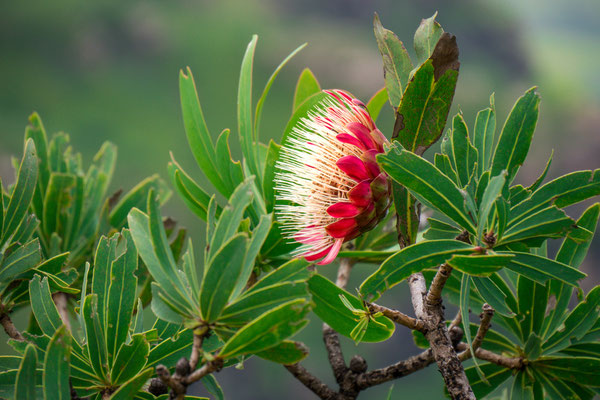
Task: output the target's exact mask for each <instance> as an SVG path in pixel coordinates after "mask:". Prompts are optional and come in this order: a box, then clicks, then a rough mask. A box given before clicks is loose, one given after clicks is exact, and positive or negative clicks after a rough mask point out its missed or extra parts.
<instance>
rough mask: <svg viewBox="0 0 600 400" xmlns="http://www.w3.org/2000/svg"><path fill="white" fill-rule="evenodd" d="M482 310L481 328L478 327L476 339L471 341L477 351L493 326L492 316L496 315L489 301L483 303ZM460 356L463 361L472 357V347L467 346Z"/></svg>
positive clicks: (480, 316)
mask: <svg viewBox="0 0 600 400" xmlns="http://www.w3.org/2000/svg"><path fill="white" fill-rule="evenodd" d="M481 310H482V311H481V315H479V318H480V319H481V323H480V324H479V328H477V334H476V335H475V339H473V342H472V343H471V347H472V348H473V351H476V350H477V349H478V348H480V347H481V344H482V343H483V339H484V338H485V335H486V333H487V331H488V330H489V329H490V327H491V321H492V317H493V316H494V309H493V308H492V306H490V305H489V304H487V303H484V304H483V306H482V307H481ZM458 358H460V360H461V361H464V360H467V359H469V358H471V349H470V348H468V347H467V349H466V350H465V351H463V352H462V353H460V354H459V356H458Z"/></svg>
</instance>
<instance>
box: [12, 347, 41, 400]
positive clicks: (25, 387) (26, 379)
mask: <svg viewBox="0 0 600 400" xmlns="http://www.w3.org/2000/svg"><path fill="white" fill-rule="evenodd" d="M36 364H37V352H36V351H35V346H34V345H32V344H28V345H27V347H26V349H25V354H24V356H23V361H21V365H20V366H19V371H18V372H17V379H16V382H15V400H31V399H35V398H36V397H35V385H36V370H35V369H36Z"/></svg>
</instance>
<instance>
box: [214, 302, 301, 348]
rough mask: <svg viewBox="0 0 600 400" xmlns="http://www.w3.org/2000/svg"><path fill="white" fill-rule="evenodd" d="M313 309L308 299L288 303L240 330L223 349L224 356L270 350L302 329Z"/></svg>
mask: <svg viewBox="0 0 600 400" xmlns="http://www.w3.org/2000/svg"><path fill="white" fill-rule="evenodd" d="M309 309H310V303H308V302H307V301H306V300H305V299H298V300H292V301H289V302H287V303H284V304H282V305H280V306H278V307H276V308H274V309H272V310H271V311H269V312H266V313H264V314H263V315H261V316H260V317H259V318H257V319H255V320H254V321H252V322H250V323H249V324H248V325H246V326H244V327H243V328H242V329H240V330H239V331H237V332H236V334H235V335H233V336H232V337H231V338H230V339H229V340H228V341H227V343H225V345H224V346H223V348H222V349H221V351H220V352H219V356H220V357H222V358H224V359H229V358H233V357H236V356H240V355H244V354H253V353H258V352H261V351H263V350H267V349H269V348H271V347H273V346H275V345H277V344H279V343H281V342H282V341H283V340H285V339H287V338H288V337H290V336H292V335H293V334H294V333H296V332H297V331H299V330H300V329H302V328H303V327H304V326H305V325H306V324H307V323H308V321H307V320H305V319H304V317H305V316H306V314H307V313H308V311H309Z"/></svg>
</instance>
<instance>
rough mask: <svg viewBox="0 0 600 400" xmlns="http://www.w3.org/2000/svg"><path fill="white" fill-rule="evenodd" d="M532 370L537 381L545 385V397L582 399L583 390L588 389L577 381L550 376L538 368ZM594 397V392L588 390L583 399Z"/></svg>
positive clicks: (589, 399)
mask: <svg viewBox="0 0 600 400" xmlns="http://www.w3.org/2000/svg"><path fill="white" fill-rule="evenodd" d="M531 372H532V375H533V376H534V379H535V380H536V382H540V383H541V385H542V386H543V388H544V398H545V399H546V398H547V399H550V400H563V399H582V397H581V396H580V395H581V394H582V393H581V391H582V390H584V391H587V389H584V388H582V387H581V386H579V385H578V384H576V383H575V382H569V381H564V380H562V379H557V378H555V377H553V376H548V375H546V374H545V373H542V372H540V371H538V369H537V368H531ZM534 391H535V386H534ZM534 396H535V395H534ZM592 397H593V393H591V392H589V391H588V393H586V394H585V395H584V397H583V399H584V400H591V399H592Z"/></svg>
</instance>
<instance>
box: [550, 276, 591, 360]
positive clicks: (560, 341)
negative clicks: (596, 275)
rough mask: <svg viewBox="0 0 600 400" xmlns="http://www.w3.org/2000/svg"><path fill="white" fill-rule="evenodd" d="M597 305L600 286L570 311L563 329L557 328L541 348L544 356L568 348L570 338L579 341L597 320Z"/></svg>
mask: <svg viewBox="0 0 600 400" xmlns="http://www.w3.org/2000/svg"><path fill="white" fill-rule="evenodd" d="M599 305H600V286H596V287H595V288H594V289H592V290H590V292H589V293H588V294H587V296H586V298H585V301H583V302H581V303H579V304H578V305H577V307H575V308H574V309H573V311H571V313H570V314H569V316H568V317H567V319H566V320H565V322H564V325H563V327H562V328H559V330H558V331H556V332H555V333H554V334H553V335H552V336H550V338H549V339H548V340H547V341H546V342H545V343H544V345H543V346H542V347H543V350H544V354H550V353H553V352H556V351H560V350H561V349H564V348H566V347H568V346H569V344H570V343H571V339H572V338H575V339H581V338H582V337H583V336H584V335H585V334H586V333H587V332H588V330H589V329H590V328H591V327H592V326H593V325H594V323H595V322H596V320H597V319H598V315H599Z"/></svg>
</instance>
